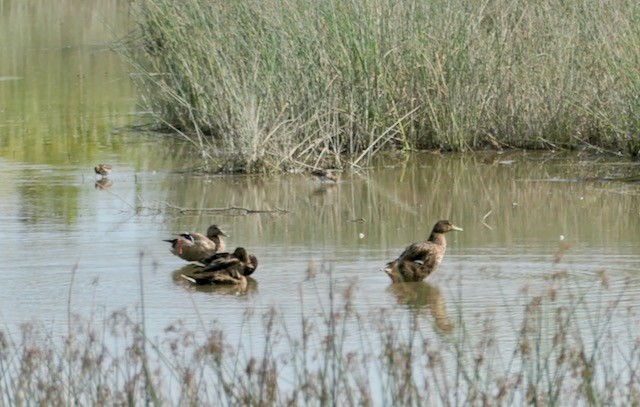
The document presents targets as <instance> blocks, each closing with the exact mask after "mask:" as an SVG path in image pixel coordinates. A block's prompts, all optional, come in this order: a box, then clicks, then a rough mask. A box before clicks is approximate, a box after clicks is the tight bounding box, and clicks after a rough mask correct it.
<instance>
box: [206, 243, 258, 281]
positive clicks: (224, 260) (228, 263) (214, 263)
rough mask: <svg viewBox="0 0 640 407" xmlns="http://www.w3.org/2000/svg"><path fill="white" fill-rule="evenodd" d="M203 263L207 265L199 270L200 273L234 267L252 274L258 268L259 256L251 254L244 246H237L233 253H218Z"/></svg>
mask: <svg viewBox="0 0 640 407" xmlns="http://www.w3.org/2000/svg"><path fill="white" fill-rule="evenodd" d="M203 263H204V264H205V267H204V268H203V269H202V270H199V271H197V273H198V274H201V273H213V272H217V271H220V270H232V269H233V270H237V271H238V272H240V273H241V274H242V275H244V276H250V275H251V274H253V272H254V271H256V269H257V268H258V258H257V257H256V256H254V255H253V254H249V253H248V252H247V250H246V249H245V248H244V247H238V248H236V250H234V251H233V253H217V254H215V255H213V256H212V257H210V258H208V259H207V260H205V261H204V262H203Z"/></svg>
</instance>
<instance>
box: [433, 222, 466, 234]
mask: <svg viewBox="0 0 640 407" xmlns="http://www.w3.org/2000/svg"><path fill="white" fill-rule="evenodd" d="M452 230H455V231H458V232H462V228H459V227H457V226H455V225H454V224H453V223H451V222H449V221H448V220H440V221H438V223H436V224H435V226H434V227H433V231H434V232H435V233H447V232H451V231H452Z"/></svg>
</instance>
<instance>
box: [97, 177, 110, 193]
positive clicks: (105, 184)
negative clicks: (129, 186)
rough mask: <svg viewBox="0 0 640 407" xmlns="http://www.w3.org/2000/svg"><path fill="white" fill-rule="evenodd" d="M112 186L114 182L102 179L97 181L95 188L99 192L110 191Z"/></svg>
mask: <svg viewBox="0 0 640 407" xmlns="http://www.w3.org/2000/svg"><path fill="white" fill-rule="evenodd" d="M112 185H113V181H111V180H110V179H109V178H100V179H99V180H96V182H95V184H94V187H95V188H96V189H97V190H102V189H109V188H111V186H112Z"/></svg>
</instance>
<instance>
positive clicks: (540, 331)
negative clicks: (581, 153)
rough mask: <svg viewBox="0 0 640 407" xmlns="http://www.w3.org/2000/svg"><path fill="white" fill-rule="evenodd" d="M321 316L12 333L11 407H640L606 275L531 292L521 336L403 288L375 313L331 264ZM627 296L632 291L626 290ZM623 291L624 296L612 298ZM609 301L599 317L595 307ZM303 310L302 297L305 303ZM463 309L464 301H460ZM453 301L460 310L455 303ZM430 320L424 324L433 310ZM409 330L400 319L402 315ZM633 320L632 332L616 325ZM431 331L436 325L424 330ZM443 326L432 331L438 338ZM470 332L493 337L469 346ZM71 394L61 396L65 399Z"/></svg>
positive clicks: (3, 393) (620, 306) (0, 391)
mask: <svg viewBox="0 0 640 407" xmlns="http://www.w3.org/2000/svg"><path fill="white" fill-rule="evenodd" d="M315 271H316V272H314V273H313V275H311V274H310V275H309V278H308V279H307V280H306V281H305V282H304V283H303V284H311V285H313V284H316V281H317V280H318V279H324V280H323V281H324V282H327V281H328V283H329V284H330V285H331V286H332V289H331V290H329V291H327V297H319V298H317V299H315V298H314V301H315V300H319V306H320V311H321V312H318V313H313V314H307V313H305V311H303V312H302V313H301V316H300V317H301V319H300V326H298V327H292V326H287V324H285V323H283V319H282V316H281V315H280V313H279V311H278V310H277V309H270V310H267V311H264V313H263V314H256V313H255V312H253V311H247V312H245V313H244V315H243V314H239V315H238V317H239V319H241V320H243V321H244V322H243V323H249V322H250V321H251V320H252V319H256V318H257V319H258V321H260V322H259V324H260V325H261V327H262V332H263V333H262V335H263V336H262V337H261V338H257V337H256V335H253V334H249V333H247V335H248V336H247V337H246V338H240V341H239V342H237V341H235V340H231V339H230V338H229V337H228V335H227V334H226V333H225V332H224V331H223V330H221V329H213V330H211V331H207V332H193V331H191V330H189V329H187V328H185V326H184V325H182V324H181V323H180V322H176V323H175V324H174V325H172V326H169V327H167V328H166V330H165V333H164V337H162V338H148V337H146V336H145V330H144V313H143V314H142V318H141V319H140V318H135V317H134V318H132V317H131V316H130V315H129V314H128V313H127V312H114V313H113V314H112V315H111V316H110V317H109V318H107V320H106V321H104V322H103V323H101V324H98V326H94V325H93V324H92V322H91V321H90V320H82V319H78V318H74V317H70V318H69V332H68V335H67V336H66V337H65V338H63V340H62V341H61V340H59V339H57V338H53V337H52V336H51V335H49V334H46V333H44V334H43V333H42V331H41V330H39V329H36V328H37V327H36V326H34V325H25V326H24V328H23V332H22V334H21V336H20V337H11V336H10V335H8V334H6V333H5V332H4V331H0V368H1V369H2V372H3V375H2V380H0V400H1V402H2V404H3V405H5V404H6V405H32V404H47V405H67V404H79V405H114V404H118V405H119V404H127V405H132V404H138V403H146V404H149V403H150V404H153V405H159V404H160V405H164V404H169V405H177V404H188V405H195V404H197V405H239V404H242V405H248V406H264V405H308V404H319V405H372V404H373V405H377V404H384V405H392V404H393V405H424V404H429V405H449V404H464V405H478V404H482V405H524V404H525V403H527V404H533V405H567V404H568V403H570V402H573V403H576V404H578V405H582V404H585V405H635V404H637V403H638V402H639V401H640V382H639V381H638V379H637V377H636V375H635V372H636V371H637V370H638V368H640V352H638V346H639V345H638V344H639V343H640V338H638V337H637V333H636V334H634V333H633V329H632V327H634V326H637V315H636V314H635V312H634V311H633V307H632V306H628V307H627V306H625V301H624V291H625V290H624V286H623V287H620V286H615V288H614V287H613V286H612V284H611V282H610V281H609V277H608V276H607V274H606V273H604V272H603V273H600V274H599V275H597V276H594V278H593V281H592V285H591V286H590V287H589V288H587V289H584V288H578V287H577V286H576V285H574V283H572V279H571V277H570V276H569V275H568V274H567V273H566V272H558V273H554V274H550V275H549V278H548V280H547V281H546V287H545V288H544V289H543V290H542V291H541V292H536V290H532V289H531V288H527V287H524V288H523V289H522V293H521V294H522V295H521V298H520V300H519V301H518V303H517V304H505V306H509V307H511V310H513V311H514V312H513V316H514V318H513V321H512V325H513V326H512V329H510V330H505V329H501V328H499V327H498V321H496V320H495V319H494V318H493V316H492V315H491V313H487V312H483V313H479V315H477V316H476V315H464V314H463V313H461V311H460V309H456V308H455V307H453V309H451V307H450V309H448V310H447V307H446V303H447V302H448V301H445V299H444V298H443V295H442V293H441V292H440V290H438V289H437V288H436V287H432V286H430V285H429V284H427V283H424V282H422V283H408V284H391V285H389V290H391V291H392V292H393V294H394V295H395V296H396V297H397V299H398V309H396V310H390V309H384V310H375V312H373V313H371V314H370V315H363V314H360V313H358V312H357V311H356V308H355V307H354V306H353V305H354V304H353V300H354V294H355V292H356V291H357V289H358V287H357V284H355V283H348V284H346V285H337V284H336V281H334V280H332V278H331V269H327V268H326V267H324V266H322V267H321V268H320V269H319V270H315ZM621 288H622V289H621ZM611 290H620V291H619V292H616V293H615V295H613V296H610V295H608V294H607V295H604V294H606V293H610V292H611ZM594 296H595V297H596V298H598V297H599V298H600V299H601V306H596V307H595V308H590V309H587V307H586V302H585V298H586V297H594ZM301 300H302V298H301ZM454 303H455V302H454ZM450 304H451V302H449V305H450ZM427 309H428V310H429V311H430V313H429V312H425V311H426V310H427ZM396 311H399V312H402V313H406V315H407V316H408V318H394V317H391V316H392V314H393V312H396ZM614 314H617V315H616V318H618V317H620V316H624V317H626V318H628V320H629V324H628V326H627V329H628V331H626V332H625V328H624V327H623V328H622V330H620V329H621V328H620V327H613V326H612V325H611V320H612V316H613V315H614ZM425 324H426V325H425ZM428 324H432V329H427V328H428V326H429V325H428ZM468 324H481V325H482V326H483V329H482V330H481V331H480V332H479V333H478V334H476V335H469V332H468V331H467V327H468ZM61 389H63V390H61Z"/></svg>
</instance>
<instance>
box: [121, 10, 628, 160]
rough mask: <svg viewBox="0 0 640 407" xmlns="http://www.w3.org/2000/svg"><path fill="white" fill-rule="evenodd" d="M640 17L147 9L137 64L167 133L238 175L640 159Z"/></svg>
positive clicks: (617, 13) (620, 13)
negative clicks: (488, 156)
mask: <svg viewBox="0 0 640 407" xmlns="http://www.w3.org/2000/svg"><path fill="white" fill-rule="evenodd" d="M639 17H640V6H638V4H637V2H634V1H631V0H621V1H616V2H615V3H613V4H609V3H598V4H593V3H592V2H587V1H585V0H571V1H565V2H558V1H543V2H528V1H526V0H515V1H506V0H489V1H485V2H480V3H477V2H471V3H470V2H465V1H462V0H455V1H453V2H451V1H445V0H436V1H430V2H418V1H409V2H397V1H392V0H382V1H375V2H374V1H364V2H362V1H354V0H347V1H337V0H330V1H322V2H315V1H310V0H267V1H258V0H249V1H243V2H240V3H237V4H236V3H234V4H230V3H228V2H222V1H210V0H189V1H185V2H175V1H172V0H144V1H142V2H141V3H140V5H139V6H138V7H137V9H136V11H135V19H136V21H137V23H138V29H137V32H136V34H135V36H134V37H133V38H132V39H131V41H128V42H127V46H126V47H125V50H124V55H125V56H126V58H127V60H128V61H129V62H130V64H131V65H132V67H133V69H134V71H135V72H136V74H137V77H138V79H139V81H138V83H139V85H140V89H141V93H142V96H143V99H144V101H145V103H146V104H147V106H148V107H149V109H150V110H151V112H153V114H154V117H155V118H156V119H157V122H158V123H159V124H161V125H162V126H164V127H166V128H170V129H173V130H179V131H181V132H183V134H185V135H186V137H188V138H189V140H190V141H192V142H193V144H194V145H195V146H196V147H197V148H198V150H199V151H200V152H201V153H202V155H203V156H204V157H209V158H215V157H217V158H218V162H222V164H220V165H221V166H222V167H231V168H235V169H238V168H243V169H245V170H248V171H261V170H283V169H290V168H292V167H297V168H299V167H304V166H312V167H316V166H320V165H321V166H336V167H339V166H345V165H347V164H350V165H357V164H360V163H363V162H366V160H367V159H368V158H370V157H371V156H372V155H374V154H375V153H376V152H378V151H380V150H383V149H390V148H402V149H406V150H411V149H420V148H443V149H451V150H468V149H478V148H483V147H486V146H493V147H519V148H556V147H570V148H573V147H577V146H590V147H596V148H599V149H612V150H615V151H616V152H618V151H620V152H624V153H627V154H631V155H637V154H638V152H639V151H640V136H638V131H637V129H638V125H639V124H640V113H639V112H640V99H639V98H638V96H637V95H638V94H640V65H638V63H637V61H638V59H639V57H640V25H638V24H636V22H637V20H638V18H639ZM220 152H222V153H223V156H224V157H226V159H227V160H228V162H225V160H224V159H221V158H220V157H219V155H220Z"/></svg>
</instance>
